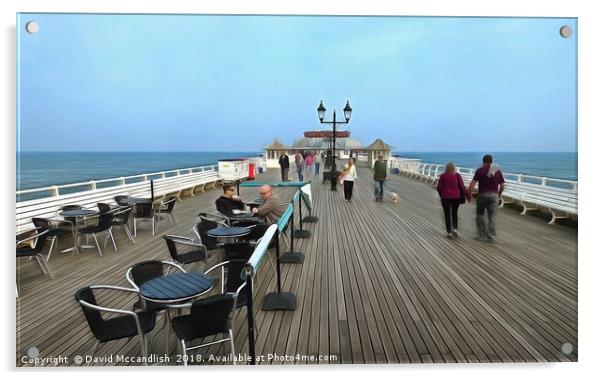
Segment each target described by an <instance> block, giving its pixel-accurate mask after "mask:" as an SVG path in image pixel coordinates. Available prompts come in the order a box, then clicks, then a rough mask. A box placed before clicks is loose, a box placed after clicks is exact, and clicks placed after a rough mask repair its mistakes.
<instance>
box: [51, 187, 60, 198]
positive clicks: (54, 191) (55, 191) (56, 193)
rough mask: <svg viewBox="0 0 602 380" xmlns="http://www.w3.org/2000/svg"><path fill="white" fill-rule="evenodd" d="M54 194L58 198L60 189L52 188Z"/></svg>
mask: <svg viewBox="0 0 602 380" xmlns="http://www.w3.org/2000/svg"><path fill="white" fill-rule="evenodd" d="M52 193H53V194H54V196H55V197H58V196H59V187H58V186H52Z"/></svg>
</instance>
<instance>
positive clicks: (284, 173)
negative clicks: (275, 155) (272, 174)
mask: <svg viewBox="0 0 602 380" xmlns="http://www.w3.org/2000/svg"><path fill="white" fill-rule="evenodd" d="M278 164H279V165H280V178H281V179H282V182H287V181H288V168H289V167H290V162H289V160H288V155H287V154H286V153H284V152H282V154H281V155H280V158H279V159H278Z"/></svg>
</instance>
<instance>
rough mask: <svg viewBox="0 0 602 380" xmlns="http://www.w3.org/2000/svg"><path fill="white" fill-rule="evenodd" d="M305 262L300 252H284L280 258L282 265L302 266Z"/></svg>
mask: <svg viewBox="0 0 602 380" xmlns="http://www.w3.org/2000/svg"><path fill="white" fill-rule="evenodd" d="M304 261H305V255H304V254H303V253H302V252H294V251H289V252H284V253H283V254H282V256H281V257H280V262H281V263H282V264H302V263H303V262H304Z"/></svg>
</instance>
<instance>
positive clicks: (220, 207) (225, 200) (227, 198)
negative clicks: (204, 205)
mask: <svg viewBox="0 0 602 380" xmlns="http://www.w3.org/2000/svg"><path fill="white" fill-rule="evenodd" d="M223 190H224V194H223V195H222V196H221V197H219V198H217V199H216V200H215V208H216V209H217V211H219V212H220V213H222V214H223V215H225V216H228V217H231V216H236V213H235V212H234V210H238V211H240V212H244V211H245V204H244V203H243V201H242V200H241V199H240V197H239V196H238V195H236V194H234V185H232V184H229V183H227V184H224V186H223Z"/></svg>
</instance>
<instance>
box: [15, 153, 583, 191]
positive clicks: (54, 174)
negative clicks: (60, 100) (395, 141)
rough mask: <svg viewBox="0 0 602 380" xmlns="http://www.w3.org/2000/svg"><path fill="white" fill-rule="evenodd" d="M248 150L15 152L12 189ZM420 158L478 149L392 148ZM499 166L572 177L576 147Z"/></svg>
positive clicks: (470, 159) (462, 156)
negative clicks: (417, 149)
mask: <svg viewBox="0 0 602 380" xmlns="http://www.w3.org/2000/svg"><path fill="white" fill-rule="evenodd" d="M260 154H262V152H259V151H255V152H253V151H249V152H31V151H27V152H18V154H17V190H24V189H32V188H40V187H47V186H53V185H64V184H69V183H78V182H86V181H91V180H101V179H108V178H117V177H125V176H131V175H137V174H143V173H151V172H157V171H167V170H172V169H184V168H190V167H197V166H204V165H211V164H216V163H217V161H218V160H220V159H232V158H240V157H257V156H258V155H260ZM394 154H396V155H398V156H400V157H407V158H419V159H421V160H422V162H426V163H433V164H445V163H446V162H448V161H453V162H454V163H455V164H456V166H462V167H472V168H475V167H478V166H480V164H481V162H482V157H483V153H479V152H394ZM491 154H492V155H493V158H494V162H495V163H497V164H498V166H500V167H501V169H502V170H503V171H506V172H511V173H516V174H530V175H536V176H545V177H549V178H558V179H568V180H577V153H576V152H545V153H544V152H492V153H491Z"/></svg>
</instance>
